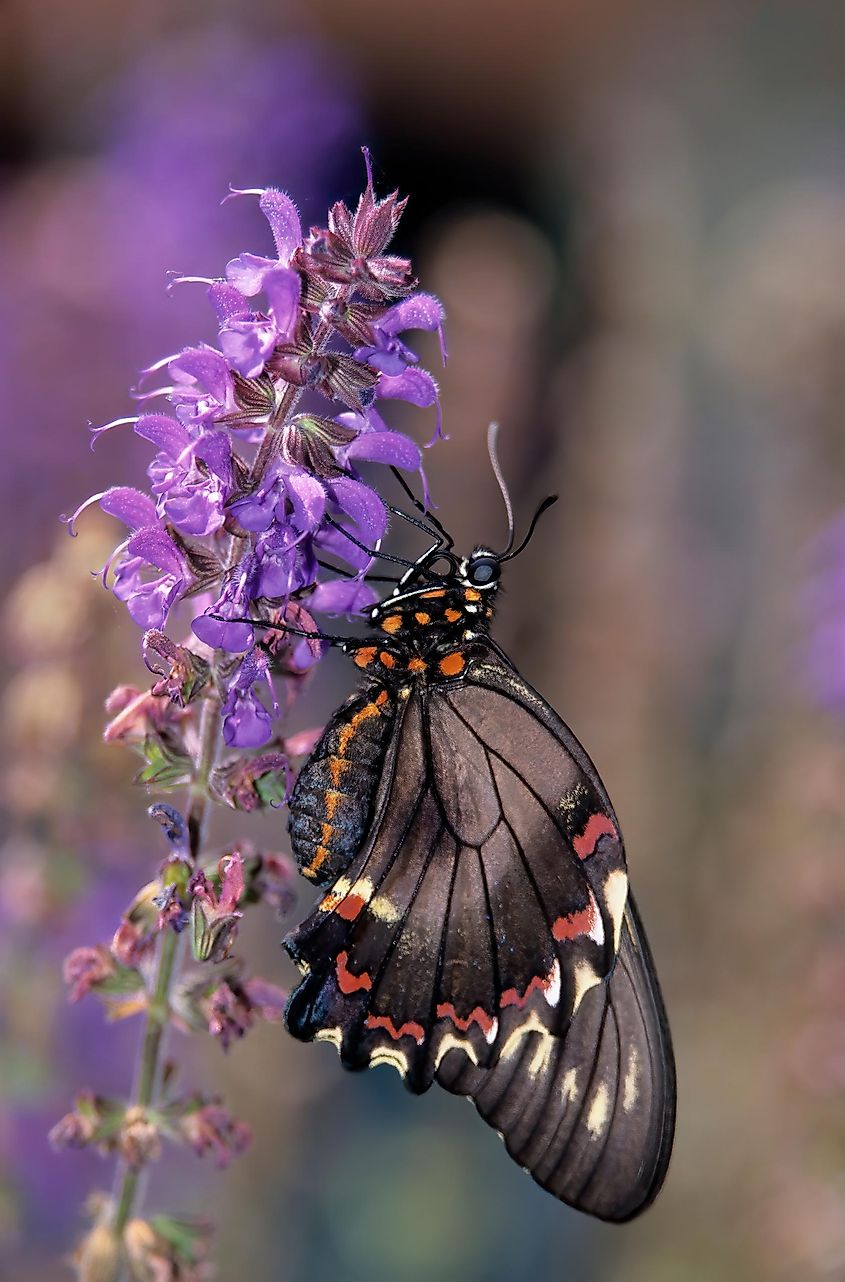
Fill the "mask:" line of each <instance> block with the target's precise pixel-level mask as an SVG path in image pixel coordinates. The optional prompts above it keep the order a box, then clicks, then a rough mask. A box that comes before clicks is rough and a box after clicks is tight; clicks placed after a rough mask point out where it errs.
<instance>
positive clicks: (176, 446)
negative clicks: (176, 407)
mask: <svg viewBox="0 0 845 1282" xmlns="http://www.w3.org/2000/svg"><path fill="white" fill-rule="evenodd" d="M135 431H136V432H137V434H138V436H141V437H143V438H144V440H145V441H152V443H153V445H155V446H156V447H157V448H158V449H160V450H163V451H164V453H165V454H168V455H169V456H170V458H174V459H175V458H178V457H179V455H180V454H181V453H182V451H183V450H184V449H185V448H186V446H188V445H190V443H191V438H190V436H189V435H188V433H187V432H186V431H185V429H184V427H183V426H182V424H181V423H180V422H179V421H178V419H175V418H171V417H170V415H169V414H142V415H141V417H140V418H139V419H138V421H137V423H136V424H135Z"/></svg>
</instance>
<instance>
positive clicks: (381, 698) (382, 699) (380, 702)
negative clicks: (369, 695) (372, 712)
mask: <svg viewBox="0 0 845 1282" xmlns="http://www.w3.org/2000/svg"><path fill="white" fill-rule="evenodd" d="M386 703H387V691H386V690H381V691H379V693H378V695H377V696H376V707H377V708H383V707H384V705H385V704H386Z"/></svg>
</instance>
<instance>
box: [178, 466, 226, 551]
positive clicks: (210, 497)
mask: <svg viewBox="0 0 845 1282" xmlns="http://www.w3.org/2000/svg"><path fill="white" fill-rule="evenodd" d="M214 482H215V483H214V484H213V485H209V484H207V482H204V481H203V480H199V481H197V482H196V483H195V484H191V483H186V484H184V485H180V486H174V487H173V488H172V489H171V490H169V491H168V492H167V493H166V494H165V495H164V496H163V499H162V511H163V513H164V515H165V516H166V517H167V519H168V520H169V521H172V523H173V524H174V525H175V526H176V528H177V529H178V530H180V531H181V533H182V534H190V535H193V536H195V537H197V538H204V537H205V535H207V534H213V533H214V531H215V530H219V529H220V526H221V525H222V524H223V522H224V521H225V519H226V517H225V513H224V511H223V503H224V499H225V495H224V494H223V492H222V488H221V486H220V483H219V481H217V479H216V478H214Z"/></svg>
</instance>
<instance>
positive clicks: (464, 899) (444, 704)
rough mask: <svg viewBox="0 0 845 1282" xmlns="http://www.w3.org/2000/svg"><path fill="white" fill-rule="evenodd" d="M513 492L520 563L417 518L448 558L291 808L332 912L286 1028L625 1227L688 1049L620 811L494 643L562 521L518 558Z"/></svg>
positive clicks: (667, 1138) (309, 765) (418, 579)
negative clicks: (466, 1126) (449, 1095)
mask: <svg viewBox="0 0 845 1282" xmlns="http://www.w3.org/2000/svg"><path fill="white" fill-rule="evenodd" d="M491 456H492V452H491ZM496 466H497V465H496V462H495V459H494V467H496ZM497 478H498V479H500V478H499V473H498V471H497ZM500 484H501V485H502V489H503V493H504V494H505V501H506V504H507V506H508V516H509V524H510V539H509V543H508V547H507V548H506V549H505V551H504V552H500V553H497V552H494V551H493V550H492V549H490V548H488V547H476V548H475V549H474V551H473V552H472V553H471V554H470V555H469V556H466V557H462V558H461V557H458V556H457V555H455V553H454V552H453V550H452V549H453V544H452V540H451V538H450V537H449V536H448V535H447V534H446V531H445V529H444V528H443V526H442V525H441V524H440V522H439V521H436V520H435V519H434V518H433V517H432V516H431V514H430V512H427V511H426V509H423V507H422V505H421V504H419V503H417V507H418V509H419V510H420V511H426V515H427V518H428V521H429V522H431V523H432V524H434V525H435V526H436V527H437V528H436V530H431V529H430V527H428V528H429V532H431V533H433V534H435V536H436V542H435V543H434V544H433V545H432V547H431V548H430V549H429V550H428V551H427V552H426V553H425V554H424V555H423V556H422V557H420V558H419V560H418V561H416V562H414V563H413V564H412V565H411V566H410V568H409V569H408V571H407V573H406V574H405V575H404V577H403V578H402V579H401V580H400V582H399V583H398V584H397V586H396V587H395V588H394V590H393V592H392V593H391V594H390V595H389V596H387V597H385V599H383V600H382V601H381V602H380V603H379V604H377V605H376V606H374V607H373V609H372V610H371V612H370V615H369V625H370V634H369V635H367V636H365V637H363V638H358V639H354V640H349V639H346V640H343V641H341V642H340V644H341V646H342V648H343V649H344V650H345V651H346V652H347V653H348V654H349V655H350V657H351V658H352V660H353V662H354V663H355V665H356V666H357V668H358V669H359V670H360V673H361V675H362V678H363V681H362V685H361V688H360V689H359V690H358V691H357V692H356V693H355V694H354V695H353V696H352V697H351V698H350V699H348V700H347V701H346V703H344V704H343V706H342V707H341V708H340V709H339V710H338V711H337V712H336V713H335V714H334V716H333V717H332V718H331V720H330V721H329V723H328V725H327V727H326V729H325V731H324V732H323V734H322V736H321V738H320V739H319V741H318V742H317V744H316V746H315V747H314V749H313V752H312V753H311V756H310V757H309V759H308V761H307V762H306V764H305V765H304V767H303V768H302V770H301V772H300V774H299V776H298V779H297V782H296V784H295V786H294V790H293V793H292V796H291V799H290V817H289V830H290V837H291V844H292V849H293V853H294V856H295V858H296V860H297V863H298V866H299V869H300V871H301V872H302V874H303V875H304V876H305V877H306V878H307V879H309V880H310V881H312V882H313V883H315V884H316V885H319V886H321V887H322V888H323V895H322V898H321V899H320V900H319V902H318V903H317V905H316V907H315V909H314V911H313V912H312V913H311V915H310V916H309V917H308V918H307V919H306V920H305V921H304V922H303V923H302V924H301V925H299V926H298V927H297V928H296V929H294V930H293V931H291V932H290V934H288V936H287V937H286V939H285V941H284V944H285V947H286V949H287V951H288V953H289V954H290V956H291V957H292V959H293V960H294V962H295V963H296V964H297V966H298V967H299V969H300V971H301V972H302V978H301V980H300V982H299V984H298V986H297V987H296V988H295V990H294V991H293V993H292V994H291V997H290V999H289V1002H288V1006H287V1010H286V1012H285V1022H286V1025H287V1028H288V1030H289V1031H290V1032H291V1033H292V1034H293V1035H294V1037H297V1038H299V1039H301V1040H302V1041H328V1042H331V1043H333V1044H334V1045H335V1046H336V1048H337V1050H338V1051H339V1053H340V1058H341V1061H342V1063H343V1065H344V1066H345V1067H346V1068H349V1069H364V1068H367V1067H370V1066H374V1065H378V1064H389V1065H391V1066H392V1067H393V1068H395V1069H397V1070H398V1071H399V1073H400V1074H401V1075H402V1077H403V1078H404V1081H405V1084H406V1085H407V1087H408V1088H409V1089H410V1090H411V1091H412V1092H415V1093H420V1092H423V1091H425V1090H427V1089H428V1088H429V1087H430V1086H431V1085H432V1083H433V1082H438V1083H439V1084H440V1085H441V1086H442V1087H445V1089H446V1090H448V1091H451V1092H453V1093H454V1094H457V1095H464V1096H468V1097H469V1098H470V1099H471V1100H473V1101H474V1103H475V1107H476V1108H477V1110H478V1112H479V1113H480V1114H481V1116H482V1117H483V1118H484V1120H485V1121H486V1122H488V1123H489V1124H490V1125H491V1126H492V1127H495V1129H496V1130H497V1132H498V1133H499V1135H500V1136H501V1138H502V1139H503V1140H504V1143H505V1145H506V1147H507V1150H508V1152H509V1153H510V1155H511V1157H513V1158H514V1159H515V1160H516V1161H517V1162H518V1163H519V1164H520V1165H521V1166H522V1167H524V1169H525V1170H526V1171H528V1172H529V1173H530V1174H531V1175H532V1176H533V1178H534V1179H535V1180H536V1181H537V1182H538V1183H539V1184H540V1185H541V1186H542V1187H543V1188H545V1189H547V1190H548V1191H549V1192H550V1193H552V1194H553V1195H554V1196H555V1197H557V1198H560V1199H561V1200H562V1201H564V1202H567V1203H569V1204H570V1205H571V1206H574V1207H577V1208H578V1209H580V1210H582V1211H586V1212H588V1213H590V1214H592V1215H595V1216H598V1217H599V1218H601V1219H604V1220H611V1221H624V1220H629V1219H632V1218H633V1217H634V1216H636V1215H638V1214H639V1213H640V1212H641V1211H643V1210H644V1209H645V1208H646V1207H647V1206H648V1205H649V1204H650V1202H651V1201H652V1200H653V1199H654V1197H655V1196H656V1194H657V1192H658V1191H659V1189H660V1187H661V1185H662V1183H663V1180H664V1177H665V1174H666V1169H667V1166H668V1163H669V1157H670V1153H671V1148H672V1139H673V1133H674V1118H675V1072H674V1062H673V1054H672V1045H671V1039H670V1034H669V1028H668V1024H667V1020H666V1015H665V1011H664V1006H663V1001H662V998H661V994H660V989H659V986H658V982H657V978H656V976H655V971H654V967H653V964H652V960H651V955H650V952H649V947H648V943H647V941H646V937H645V934H644V932H643V928H642V924H641V922H640V918H639V915H638V913H637V909H636V906H635V904H634V900H633V898H632V895H631V892H630V889H629V885H628V877H627V872H626V864H625V855H624V849H623V845H622V838H621V836H620V831H619V824H618V821H617V818H616V815H615V813H614V811H613V807H612V806H611V803H610V800H609V798H608V796H607V792H606V791H605V788H604V786H603V784H602V782H601V779H600V778H599V776H598V773H597V771H596V769H595V767H594V766H593V764H592V762H591V761H590V759H589V757H588V756H587V754H586V752H585V751H584V749H583V748H582V747H581V745H580V743H579V742H578V740H577V739H576V738H575V736H574V735H573V733H572V732H571V730H569V729H568V727H567V726H566V725H564V723H563V722H562V721H561V720H560V718H559V717H558V716H557V714H556V713H555V712H554V711H553V710H552V709H551V708H550V707H549V705H548V704H547V703H546V702H545V700H544V699H543V698H542V697H541V696H540V695H539V694H538V693H537V692H536V691H535V690H533V689H532V688H531V686H530V685H529V684H528V683H527V682H526V681H525V680H524V679H523V678H522V677H521V676H520V675H519V673H518V671H517V670H516V668H515V667H514V666H513V664H512V663H511V662H510V661H509V660H508V659H507V657H506V656H505V655H504V653H503V652H502V650H501V649H500V647H499V646H498V644H497V643H496V642H495V641H494V639H493V638H492V637H491V635H490V623H491V620H492V618H493V613H494V602H495V599H496V593H497V591H498V588H499V583H500V577H501V571H502V567H503V564H504V563H505V562H506V561H508V560H510V559H511V558H512V557H513V556H515V555H517V553H518V552H520V551H521V550H522V549H523V548H524V547H525V545H526V544H527V542H528V540H529V539H530V537H531V534H532V533H533V530H534V526H535V525H536V522H537V518H538V517H539V515H540V513H541V512H542V511H543V510H544V508H545V506H547V505H548V503H549V502H550V500H547V501H546V504H543V505H541V508H540V509H539V510H538V512H537V514H536V515H535V518H534V521H533V522H532V524H531V528H530V529H529V532H528V535H527V536H526V538H525V539H524V540H523V542H522V544H521V545H520V547H519V548H518V549H516V551H514V550H513V542H514V536H513V518H512V515H511V508H510V502H509V499H508V497H507V493H506V491H505V489H504V484H503V482H502V481H501V479H500ZM406 489H407V487H406ZM411 497H412V498H413V496H411ZM551 501H553V500H551ZM415 502H416V500H415ZM409 519H413V518H409ZM415 524H419V522H417V521H415Z"/></svg>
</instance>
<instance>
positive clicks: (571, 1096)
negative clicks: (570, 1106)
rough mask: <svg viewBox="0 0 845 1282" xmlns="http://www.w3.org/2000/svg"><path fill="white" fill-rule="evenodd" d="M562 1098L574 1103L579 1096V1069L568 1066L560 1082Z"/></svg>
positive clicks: (566, 1101) (565, 1101)
mask: <svg viewBox="0 0 845 1282" xmlns="http://www.w3.org/2000/svg"><path fill="white" fill-rule="evenodd" d="M560 1098H561V1099H562V1100H563V1101H564V1103H574V1101H575V1100H576V1099H577V1098H578V1070H577V1068H568V1069H567V1070H566V1072H565V1073H564V1075H563V1081H562V1082H561V1084H560Z"/></svg>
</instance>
